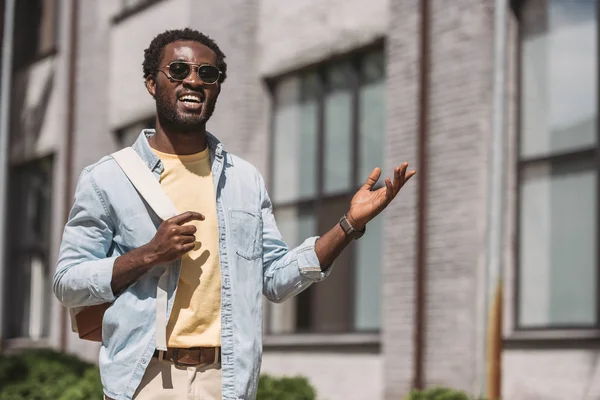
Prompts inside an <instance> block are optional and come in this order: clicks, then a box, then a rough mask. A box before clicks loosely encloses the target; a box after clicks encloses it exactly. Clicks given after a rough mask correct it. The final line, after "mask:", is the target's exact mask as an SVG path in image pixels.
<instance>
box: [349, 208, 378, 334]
mask: <svg viewBox="0 0 600 400" xmlns="http://www.w3.org/2000/svg"><path fill="white" fill-rule="evenodd" d="M367 231H368V232H367V233H365V235H364V236H363V237H362V238H361V239H360V240H359V241H358V242H357V250H356V253H357V254H356V270H355V277H356V278H355V282H356V284H355V287H356V294H355V298H354V309H355V314H354V327H355V329H356V330H357V331H375V330H379V329H380V328H381V261H382V260H381V243H382V242H383V218H381V217H377V218H375V219H374V220H372V221H371V222H369V225H368V227H367Z"/></svg>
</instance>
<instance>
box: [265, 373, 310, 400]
mask: <svg viewBox="0 0 600 400" xmlns="http://www.w3.org/2000/svg"><path fill="white" fill-rule="evenodd" d="M316 398H317V394H316V392H315V389H314V388H313V387H312V386H311V384H310V383H309V382H308V380H307V379H306V378H304V377H300V376H298V377H292V378H288V377H283V378H274V377H272V376H270V375H265V374H263V375H261V377H260V379H259V381H258V395H257V400H315V399H316Z"/></svg>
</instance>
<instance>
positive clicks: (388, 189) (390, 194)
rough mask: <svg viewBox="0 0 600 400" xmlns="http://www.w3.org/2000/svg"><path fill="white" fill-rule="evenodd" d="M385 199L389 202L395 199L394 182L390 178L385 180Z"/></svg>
mask: <svg viewBox="0 0 600 400" xmlns="http://www.w3.org/2000/svg"><path fill="white" fill-rule="evenodd" d="M385 197H386V198H387V199H388V200H391V199H393V198H394V186H392V181H391V180H390V178H385Z"/></svg>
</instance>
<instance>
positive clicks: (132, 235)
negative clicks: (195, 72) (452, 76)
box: [53, 130, 329, 400]
mask: <svg viewBox="0 0 600 400" xmlns="http://www.w3.org/2000/svg"><path fill="white" fill-rule="evenodd" d="M153 134H154V131H153V130H144V131H142V133H141V134H140V136H139V138H138V139H137V141H136V142H135V143H134V145H133V149H134V150H135V151H136V152H137V153H138V154H139V155H140V156H141V158H142V159H143V160H144V162H145V163H146V164H147V166H148V168H149V169H150V170H151V171H152V172H153V174H154V176H155V177H156V179H157V180H158V179H159V178H160V175H161V173H162V171H163V165H162V163H161V161H160V160H159V158H158V157H157V156H156V155H155V154H154V152H153V151H152V149H151V148H150V146H149V144H148V137H150V136H152V135H153ZM207 138H208V146H209V150H210V159H211V168H212V173H213V177H214V187H215V192H216V204H217V217H218V224H219V238H218V239H219V256H220V261H221V346H222V349H221V359H222V361H221V365H222V376H223V399H228V400H234V399H236V400H237V399H254V398H255V397H256V389H257V384H258V377H259V373H260V365H261V359H262V297H261V293H262V294H264V295H265V296H266V297H267V298H268V299H269V300H270V301H273V302H276V303H279V302H283V301H285V300H286V299H289V298H290V297H292V296H295V295H297V294H298V293H300V292H302V291H303V290H305V289H306V288H308V287H309V286H310V285H311V284H312V283H314V282H318V281H321V280H323V279H325V278H326V276H327V274H328V271H329V270H327V271H325V272H323V271H322V270H321V266H320V265H319V260H318V258H317V255H316V253H315V242H316V240H317V237H311V238H308V239H306V240H305V241H304V242H303V243H302V244H301V245H300V246H298V247H296V248H294V249H289V248H288V246H287V245H286V243H285V242H284V241H283V239H282V237H281V234H280V233H279V230H278V228H277V225H276V223H275V219H274V217H273V210H272V205H271V201H270V199H269V196H268V194H267V191H266V188H265V184H264V181H263V178H262V176H261V175H260V173H259V172H258V171H257V170H256V168H255V167H253V166H252V165H251V164H250V163H248V162H246V161H244V160H242V159H241V158H239V157H236V156H234V155H232V154H229V153H227V152H226V151H225V150H224V149H223V145H222V143H220V142H219V141H218V140H217V139H216V138H215V137H214V136H212V135H210V134H207ZM180 211H182V212H183V211H185V210H180ZM160 223H161V220H160V218H158V216H157V215H156V214H154V212H153V211H152V210H151V209H150V208H149V207H148V206H147V204H146V203H145V202H144V201H143V200H142V199H141V198H140V196H139V194H138V193H137V192H136V190H135V189H134V187H133V186H132V184H131V183H130V182H129V180H128V178H127V177H126V176H125V174H124V173H123V172H122V170H121V169H120V167H119V166H118V164H117V163H116V161H115V160H114V159H113V158H112V157H111V156H106V157H104V158H102V159H101V160H99V161H98V162H97V163H95V164H93V165H91V166H88V167H86V168H85V169H84V170H83V171H82V173H81V175H80V177H79V180H78V183H77V188H76V190H75V200H74V204H73V207H72V209H71V212H70V215H69V220H68V222H67V224H66V226H65V228H64V233H63V238H62V243H61V247H60V253H59V256H58V261H57V267H56V272H55V275H54V282H53V290H54V294H55V295H56V297H57V298H58V299H59V300H60V301H61V303H62V304H63V305H65V306H66V307H69V308H73V307H82V306H91V305H95V304H100V303H106V302H110V303H112V304H111V306H110V307H109V308H108V310H107V311H106V313H105V315H104V319H103V324H102V345H101V347H100V354H99V366H100V374H101V377H102V385H103V387H104V393H105V394H106V395H107V396H109V397H112V398H114V399H116V400H129V399H131V398H132V396H133V394H134V392H135V391H136V389H137V387H138V385H139V383H140V381H141V379H142V376H143V375H144V371H145V369H146V367H147V366H148V363H149V362H150V359H151V358H152V356H153V354H154V350H155V349H156V336H155V334H156V294H157V283H158V280H159V278H160V276H161V275H162V274H163V272H165V271H166V270H167V269H168V271H169V275H168V277H169V281H168V286H167V287H168V290H167V294H168V303H167V321H168V317H169V316H170V314H171V310H172V307H173V300H174V299H175V295H176V293H177V282H178V280H179V272H180V268H181V263H180V261H177V262H174V263H171V264H169V265H159V266H155V267H154V268H152V269H151V270H150V271H149V272H147V273H146V274H144V275H143V276H142V277H141V278H140V279H138V280H137V281H136V282H134V283H132V284H131V285H130V286H129V287H127V288H126V289H125V290H124V291H122V293H121V294H119V295H118V296H115V294H114V293H113V292H112V290H111V279H112V269H113V265H114V261H115V259H116V258H117V257H119V256H120V255H123V254H125V253H127V252H128V251H130V250H132V249H135V248H137V247H140V246H142V245H144V244H146V243H148V242H149V241H150V240H151V239H152V238H153V237H154V235H155V233H156V231H157V228H158V226H159V225H160ZM165 329H166V327H165Z"/></svg>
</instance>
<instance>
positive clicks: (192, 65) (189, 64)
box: [158, 61, 223, 85]
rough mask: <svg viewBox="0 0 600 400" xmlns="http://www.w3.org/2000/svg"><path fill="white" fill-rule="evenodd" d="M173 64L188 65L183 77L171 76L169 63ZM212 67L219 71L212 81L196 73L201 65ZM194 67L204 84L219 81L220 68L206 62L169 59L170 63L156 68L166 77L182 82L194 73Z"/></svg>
mask: <svg viewBox="0 0 600 400" xmlns="http://www.w3.org/2000/svg"><path fill="white" fill-rule="evenodd" d="M173 64H186V65H188V66H189V67H190V72H189V73H188V74H187V75H186V76H185V78H183V79H177V78H173V76H171V71H170V69H171V65H173ZM206 66H208V67H212V68H215V69H216V70H217V71H219V75H218V76H217V79H216V80H215V81H214V82H206V81H205V80H204V79H202V77H201V76H200V74H199V73H198V71H200V68H201V67H206ZM164 68H167V70H166V71H165V70H164ZM194 69H196V76H197V77H198V78H199V79H200V80H201V81H202V83H204V84H206V85H214V84H215V83H218V82H219V79H221V75H222V74H223V72H221V70H220V69H219V68H217V67H215V66H214V65H212V64H207V63H203V64H196V63H191V62H187V61H171V62H170V63H168V64H167V65H164V66H162V67H160V68H159V69H158V70H159V71H162V72H163V73H164V74H165V75H166V76H167V78H169V79H170V80H172V81H175V82H183V81H184V80H186V79H187V78H188V77H189V76H190V75H191V74H193V73H194Z"/></svg>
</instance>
